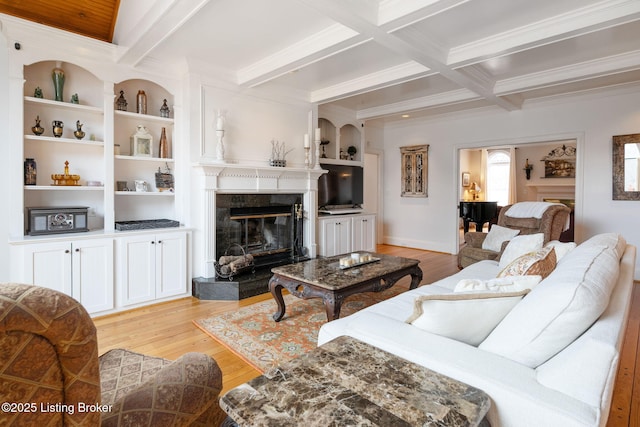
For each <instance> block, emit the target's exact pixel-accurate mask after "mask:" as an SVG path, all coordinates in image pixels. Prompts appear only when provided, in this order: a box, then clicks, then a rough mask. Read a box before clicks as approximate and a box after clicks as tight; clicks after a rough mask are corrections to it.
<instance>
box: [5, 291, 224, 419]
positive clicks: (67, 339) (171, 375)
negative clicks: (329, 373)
mask: <svg viewBox="0 0 640 427" xmlns="http://www.w3.org/2000/svg"><path fill="white" fill-rule="evenodd" d="M97 344H98V343H97V337H96V329H95V326H94V324H93V321H92V320H91V318H90V317H89V315H88V314H87V312H86V310H85V309H84V308H83V307H82V305H80V303H78V302H77V301H76V300H74V299H73V298H71V297H69V296H67V295H65V294H62V293H60V292H57V291H54V290H51V289H47V288H42V287H38V286H32V285H21V284H0V394H1V395H2V401H3V402H4V403H5V405H6V404H9V405H12V406H7V407H6V408H5V407H3V411H2V413H0V421H2V422H0V424H2V425H12V424H13V423H15V425H25V426H26V425H29V426H98V425H102V426H154V427H155V426H186V425H193V426H205V425H207V426H219V425H220V424H221V423H222V422H223V420H224V419H225V418H226V414H225V413H224V412H223V411H222V409H220V407H219V405H218V395H219V393H220V390H221V389H222V374H221V371H220V368H219V367H218V365H217V364H216V362H215V360H213V359H212V358H211V357H210V356H208V355H205V354H202V353H187V354H185V355H183V356H182V357H180V358H179V359H178V360H176V361H175V362H174V361H170V360H165V359H162V358H158V357H150V356H145V355H142V354H138V353H134V352H131V351H127V350H121V349H115V350H111V351H109V352H107V353H105V354H104V355H102V356H100V357H98V345H97ZM101 390H102V392H101ZM5 422H6V424H5Z"/></svg>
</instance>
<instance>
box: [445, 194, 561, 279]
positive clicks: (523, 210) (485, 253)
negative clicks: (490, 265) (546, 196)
mask: <svg viewBox="0 0 640 427" xmlns="http://www.w3.org/2000/svg"><path fill="white" fill-rule="evenodd" d="M510 211H511V212H510ZM570 213H571V209H570V208H569V207H567V206H565V205H561V204H557V203H547V202H520V203H515V204H513V205H507V206H505V207H503V208H501V209H500V213H499V214H498V222H497V225H499V226H501V227H505V228H510V229H514V230H519V234H520V235H523V234H535V233H542V234H543V235H544V239H543V243H547V242H549V241H551V240H558V239H559V238H560V234H562V231H563V230H565V229H566V228H567V226H568V224H569V214H570ZM526 215H529V216H526ZM486 237H487V233H481V232H474V231H469V232H467V233H465V235H464V240H465V243H466V244H465V246H463V247H461V248H460V251H459V252H458V267H459V268H465V267H468V266H469V265H471V264H473V263H476V262H478V261H482V260H485V259H490V260H497V259H499V257H500V255H501V253H502V251H503V250H504V248H505V247H506V245H507V243H508V241H506V242H504V243H503V245H502V251H495V250H489V249H485V248H483V242H484V240H485V239H486Z"/></svg>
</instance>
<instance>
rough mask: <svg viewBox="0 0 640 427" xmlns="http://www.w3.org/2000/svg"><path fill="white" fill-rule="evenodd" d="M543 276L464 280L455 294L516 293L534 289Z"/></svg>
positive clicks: (457, 287)
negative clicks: (472, 292) (470, 292)
mask: <svg viewBox="0 0 640 427" xmlns="http://www.w3.org/2000/svg"><path fill="white" fill-rule="evenodd" d="M541 280H542V276H537V275H530V276H507V277H500V278H497V277H496V278H494V279H487V280H482V279H462V280H460V281H459V282H458V284H457V285H456V287H455V288H454V289H453V292H469V291H474V292H480V291H490V292H516V291H522V290H524V289H529V290H531V289H533V288H534V287H535V286H536V285H537V284H538V283H540V281H541Z"/></svg>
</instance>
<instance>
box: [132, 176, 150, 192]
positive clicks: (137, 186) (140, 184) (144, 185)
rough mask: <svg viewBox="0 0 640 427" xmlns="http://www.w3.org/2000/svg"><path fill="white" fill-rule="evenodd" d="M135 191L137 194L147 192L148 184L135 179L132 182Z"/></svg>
mask: <svg viewBox="0 0 640 427" xmlns="http://www.w3.org/2000/svg"><path fill="white" fill-rule="evenodd" d="M133 183H134V186H135V189H136V191H138V192H146V191H149V184H147V181H143V180H141V179H136V180H135V181H133Z"/></svg>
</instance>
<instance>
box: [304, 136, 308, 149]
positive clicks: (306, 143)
mask: <svg viewBox="0 0 640 427" xmlns="http://www.w3.org/2000/svg"><path fill="white" fill-rule="evenodd" d="M304 148H309V134H308V133H305V134H304Z"/></svg>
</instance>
